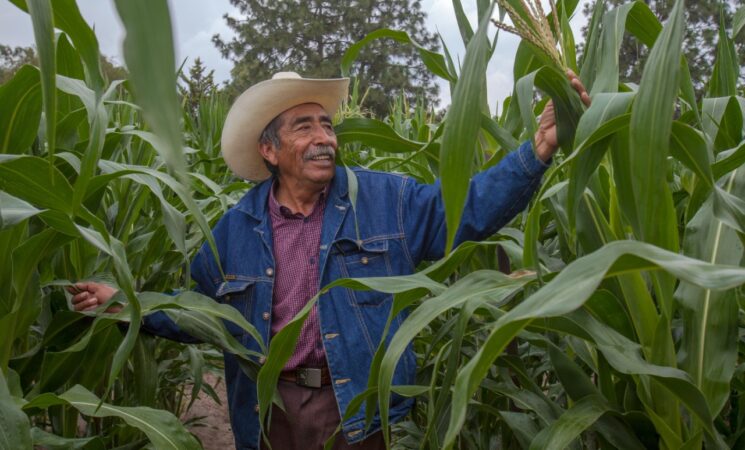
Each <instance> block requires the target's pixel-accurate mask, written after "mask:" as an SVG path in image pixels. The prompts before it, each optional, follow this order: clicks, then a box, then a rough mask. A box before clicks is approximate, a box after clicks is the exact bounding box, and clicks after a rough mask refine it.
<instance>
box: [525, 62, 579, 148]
mask: <svg viewBox="0 0 745 450" xmlns="http://www.w3.org/2000/svg"><path fill="white" fill-rule="evenodd" d="M567 78H569V83H571V85H572V87H573V88H574V90H575V91H577V93H578V94H579V98H580V99H582V103H584V104H585V106H590V94H588V93H587V90H586V89H585V86H584V85H583V84H582V81H580V79H579V78H578V77H577V75H576V74H575V73H574V72H572V71H571V70H567ZM558 147H559V137H558V135H557V133H556V115H555V114H554V102H553V101H552V100H549V101H548V103H546V108H544V109H543V112H542V113H541V119H540V121H539V122H538V131H537V132H536V133H535V153H536V155H537V156H538V158H540V159H541V161H543V162H546V161H548V160H549V159H551V157H552V156H553V155H554V153H556V149H557V148H558Z"/></svg>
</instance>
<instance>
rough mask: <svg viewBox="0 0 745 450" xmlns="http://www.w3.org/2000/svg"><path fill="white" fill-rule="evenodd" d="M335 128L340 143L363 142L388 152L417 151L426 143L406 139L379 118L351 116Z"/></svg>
mask: <svg viewBox="0 0 745 450" xmlns="http://www.w3.org/2000/svg"><path fill="white" fill-rule="evenodd" d="M334 129H335V131H336V139H337V140H338V142H339V145H344V144H349V143H351V142H361V143H362V144H363V145H365V146H368V147H373V148H376V149H378V150H380V151H383V152H388V153H399V152H415V151H417V150H419V149H421V148H422V147H423V146H424V145H426V143H425V142H417V141H412V140H410V139H406V138H405V137H403V136H401V135H400V134H398V133H396V131H395V130H394V129H393V128H391V126H390V125H388V124H387V123H385V122H383V121H380V120H377V119H368V118H363V117H351V118H349V119H345V120H344V121H343V122H341V123H340V124H338V125H337V126H336V127H334Z"/></svg>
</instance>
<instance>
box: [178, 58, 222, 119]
mask: <svg viewBox="0 0 745 450" xmlns="http://www.w3.org/2000/svg"><path fill="white" fill-rule="evenodd" d="M204 71H205V67H204V64H202V59H201V58H199V57H197V58H196V59H194V64H193V65H192V66H191V68H190V69H189V76H188V77H187V76H186V75H184V74H183V73H180V74H179V79H180V80H181V82H182V83H184V84H183V85H182V84H179V85H178V90H179V93H181V95H182V96H183V97H184V98H185V99H186V102H187V105H188V107H189V109H190V110H191V112H192V113H194V112H196V110H197V109H198V108H199V101H200V100H201V99H202V98H204V97H207V96H208V95H210V94H211V93H212V92H213V91H214V90H215V71H214V70H210V71H209V72H208V73H207V74H206V75H205V73H204Z"/></svg>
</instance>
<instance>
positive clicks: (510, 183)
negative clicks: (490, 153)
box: [399, 141, 548, 265]
mask: <svg viewBox="0 0 745 450" xmlns="http://www.w3.org/2000/svg"><path fill="white" fill-rule="evenodd" d="M547 168H548V165H547V164H546V163H544V162H542V161H540V160H539V159H538V158H537V157H536V156H535V154H534V153H533V149H532V146H531V144H530V141H526V142H525V143H523V144H522V145H521V146H520V147H519V148H518V149H517V150H515V151H513V152H511V153H510V154H508V155H507V156H506V157H504V158H503V159H502V161H500V162H499V164H497V165H496V166H494V167H491V168H489V169H487V170H485V171H483V172H480V173H478V174H476V175H475V176H474V177H473V178H472V179H471V182H470V185H469V188H468V196H467V197H466V203H465V206H464V210H463V214H462V216H461V222H460V226H459V228H458V232H457V234H456V236H455V245H456V246H457V245H459V244H460V243H462V242H465V241H478V240H483V239H486V238H487V237H489V236H491V235H493V234H494V233H496V232H497V231H498V230H499V229H500V228H502V227H503V226H504V225H506V224H507V223H509V222H510V221H511V220H512V219H513V218H514V217H515V216H516V215H517V214H518V213H519V212H520V211H522V210H523V209H525V207H526V206H527V205H528V202H529V201H530V199H531V197H532V196H533V193H534V192H535V191H536V189H537V188H538V186H540V183H541V178H542V176H543V173H544V172H545V171H546V169H547ZM399 207H400V211H399V214H400V215H401V217H402V218H403V220H402V224H403V228H404V230H403V231H404V234H405V236H406V240H407V244H408V249H409V252H410V255H411V258H412V260H413V261H412V262H413V264H414V265H417V264H419V262H421V261H422V260H435V259H439V258H442V257H443V256H444V253H445V243H446V237H447V234H446V225H445V206H444V203H443V200H442V194H441V191H440V181H439V180H438V181H437V182H436V183H435V184H432V185H424V184H418V183H415V182H414V181H412V180H411V179H407V180H406V181H405V183H404V186H403V188H402V196H401V202H400V205H399Z"/></svg>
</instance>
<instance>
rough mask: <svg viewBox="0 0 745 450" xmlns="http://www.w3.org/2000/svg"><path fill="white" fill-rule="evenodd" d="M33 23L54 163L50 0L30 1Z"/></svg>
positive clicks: (53, 93)
mask: <svg viewBox="0 0 745 450" xmlns="http://www.w3.org/2000/svg"><path fill="white" fill-rule="evenodd" d="M26 3H27V5H28V9H29V14H30V15H31V22H32V23H33V26H34V36H35V38H36V50H37V51H38V52H39V67H40V69H41V98H42V100H43V103H44V117H45V121H44V123H45V128H46V137H47V153H48V155H49V161H50V162H52V160H53V158H54V152H55V148H56V146H55V138H56V127H57V89H56V88H55V75H56V72H57V70H56V57H55V42H54V23H53V22H52V4H51V2H50V0H28V1H27V2H26Z"/></svg>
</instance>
